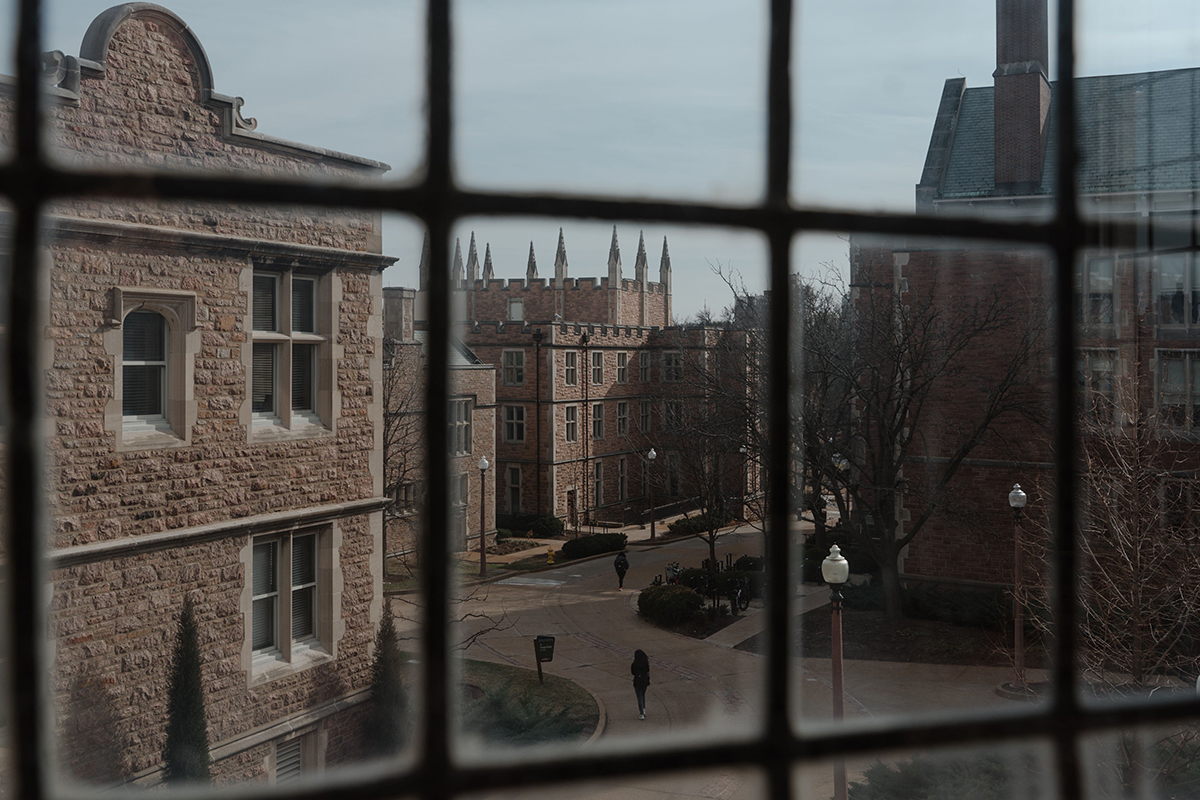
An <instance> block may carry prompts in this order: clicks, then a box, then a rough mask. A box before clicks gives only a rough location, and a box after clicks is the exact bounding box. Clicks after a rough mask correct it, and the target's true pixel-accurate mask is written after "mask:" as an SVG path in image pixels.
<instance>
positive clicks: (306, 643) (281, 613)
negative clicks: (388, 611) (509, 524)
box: [245, 528, 338, 683]
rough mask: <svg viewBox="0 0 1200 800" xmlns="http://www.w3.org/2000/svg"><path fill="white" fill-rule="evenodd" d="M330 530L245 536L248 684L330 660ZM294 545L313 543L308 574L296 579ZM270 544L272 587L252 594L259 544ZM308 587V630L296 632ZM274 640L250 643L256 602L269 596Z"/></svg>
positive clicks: (334, 616)
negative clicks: (306, 578) (300, 600)
mask: <svg viewBox="0 0 1200 800" xmlns="http://www.w3.org/2000/svg"><path fill="white" fill-rule="evenodd" d="M332 541H333V532H332V531H331V530H330V529H329V528H306V529H302V530H298V531H291V532H287V531H285V532H280V533H272V534H264V535H261V536H255V537H252V538H251V539H250V540H249V547H248V553H247V555H246V556H245V561H246V567H247V569H246V581H247V586H246V592H247V594H246V597H247V600H248V603H247V607H246V612H247V613H246V633H245V636H246V647H247V651H248V653H249V655H250V667H251V674H252V678H253V680H252V683H256V682H259V681H263V680H273V679H275V678H278V677H282V676H283V675H286V674H291V673H292V672H294V671H295V669H297V668H304V667H307V666H310V665H312V664H316V663H321V662H324V661H327V660H329V659H330V658H332V657H333V656H334V655H336V653H335V651H334V640H333V631H332V630H331V628H332V627H333V625H334V624H335V623H334V620H336V619H337V612H336V606H337V605H338V602H337V601H336V600H335V598H334V592H333V587H332V584H331V583H330V580H331V578H332V572H331V570H332V565H333V563H334V554H333V552H332V550H333V545H332ZM297 546H311V547H312V564H311V569H312V578H311V580H309V581H305V582H303V583H297V582H296V580H295V575H294V573H293V560H292V559H293V555H294V550H295V548H296V547H297ZM265 547H273V548H274V552H275V561H276V563H275V569H274V576H273V577H274V579H275V587H274V590H272V591H268V592H260V593H256V592H255V589H256V588H258V587H255V586H254V575H255V573H256V571H257V570H256V569H255V566H256V564H257V559H258V557H259V553H260V552H261V551H260V548H265ZM309 590H311V598H310V599H309V600H308V602H310V603H311V604H312V606H311V609H310V618H311V622H312V630H311V631H310V632H308V633H305V634H301V635H296V634H295V633H294V632H293V625H294V623H295V607H294V604H295V603H296V602H298V601H297V597H300V596H303V595H304V594H305V593H308V592H309ZM272 598H273V600H274V602H273V612H272V619H271V623H270V625H271V628H272V629H273V638H272V641H271V642H270V643H269V644H267V645H263V646H256V644H257V643H256V642H255V641H254V634H255V626H254V620H255V617H256V612H257V608H258V607H259V606H258V604H259V603H261V602H263V601H265V600H267V599H272Z"/></svg>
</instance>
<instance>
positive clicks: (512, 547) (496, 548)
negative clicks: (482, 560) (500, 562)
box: [487, 539, 538, 556]
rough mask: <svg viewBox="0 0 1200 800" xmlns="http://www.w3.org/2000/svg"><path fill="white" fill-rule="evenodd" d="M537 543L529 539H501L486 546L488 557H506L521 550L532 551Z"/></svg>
mask: <svg viewBox="0 0 1200 800" xmlns="http://www.w3.org/2000/svg"><path fill="white" fill-rule="evenodd" d="M537 546H538V543H537V542H533V541H530V540H529V539H502V540H500V541H499V542H493V543H491V544H489V545H488V549H487V551H488V555H489V556H506V555H509V554H510V553H520V552H521V551H522V550H532V549H533V548H535V547H537Z"/></svg>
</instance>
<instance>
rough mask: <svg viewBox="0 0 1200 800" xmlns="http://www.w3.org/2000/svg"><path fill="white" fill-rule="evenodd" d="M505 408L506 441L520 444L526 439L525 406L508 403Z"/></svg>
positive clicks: (503, 422)
mask: <svg viewBox="0 0 1200 800" xmlns="http://www.w3.org/2000/svg"><path fill="white" fill-rule="evenodd" d="M503 408H504V419H503V421H502V424H503V425H504V441H505V442H507V443H510V444H520V443H522V442H524V441H525V406H523V405H506V406H504V407H503Z"/></svg>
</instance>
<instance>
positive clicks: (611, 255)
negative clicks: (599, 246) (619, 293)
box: [608, 225, 621, 288]
mask: <svg viewBox="0 0 1200 800" xmlns="http://www.w3.org/2000/svg"><path fill="white" fill-rule="evenodd" d="M620 282H621V246H620V245H618V244H617V226H616V225H613V238H612V244H611V245H609V248H608V285H609V286H610V287H613V288H615V287H617V286H619V285H620Z"/></svg>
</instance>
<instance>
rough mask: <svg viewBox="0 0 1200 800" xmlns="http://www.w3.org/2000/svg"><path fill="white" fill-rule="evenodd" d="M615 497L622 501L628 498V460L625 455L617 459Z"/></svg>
mask: <svg viewBox="0 0 1200 800" xmlns="http://www.w3.org/2000/svg"><path fill="white" fill-rule="evenodd" d="M617 497H618V499H620V500H622V501H625V500H628V499H629V462H628V461H627V460H626V459H625V456H621V457H620V458H619V459H617Z"/></svg>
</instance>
